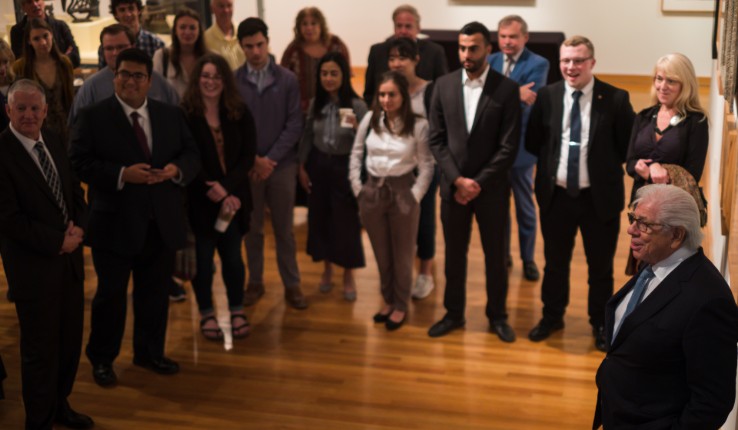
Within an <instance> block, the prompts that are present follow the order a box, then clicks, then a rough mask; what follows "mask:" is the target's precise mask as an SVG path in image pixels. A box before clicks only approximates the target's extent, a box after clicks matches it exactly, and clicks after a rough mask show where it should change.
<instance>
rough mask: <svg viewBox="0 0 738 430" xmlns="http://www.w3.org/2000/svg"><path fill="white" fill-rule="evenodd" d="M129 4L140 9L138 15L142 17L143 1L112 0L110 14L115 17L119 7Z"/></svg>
mask: <svg viewBox="0 0 738 430" xmlns="http://www.w3.org/2000/svg"><path fill="white" fill-rule="evenodd" d="M129 3H133V4H135V5H136V7H137V8H138V15H139V16H141V13H142V12H143V3H141V0H110V14H111V15H113V16H115V9H117V8H118V6H120V5H122V4H129Z"/></svg>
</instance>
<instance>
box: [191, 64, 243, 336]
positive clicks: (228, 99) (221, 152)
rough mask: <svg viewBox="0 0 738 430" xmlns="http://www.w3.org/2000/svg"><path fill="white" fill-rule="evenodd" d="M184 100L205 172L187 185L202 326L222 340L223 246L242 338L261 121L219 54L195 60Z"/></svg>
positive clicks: (234, 321) (235, 328)
mask: <svg viewBox="0 0 738 430" xmlns="http://www.w3.org/2000/svg"><path fill="white" fill-rule="evenodd" d="M182 106H183V108H184V109H185V113H186V115H187V122H188V124H189V125H190V129H191V130H192V134H193V136H194V137H195V140H196V141H197V145H198V149H199V150H200V157H201V161H202V171H201V172H200V174H199V175H198V176H197V177H196V178H195V179H194V180H193V181H192V182H191V183H190V184H189V185H188V187H187V192H188V198H189V201H188V216H189V220H190V227H191V228H192V232H193V233H194V234H195V242H196V243H195V249H196V255H197V273H196V275H195V278H194V279H193V280H192V286H193V289H194V290H195V297H196V298H197V305H198V308H199V310H200V317H201V320H200V330H201V332H202V334H203V336H205V337H206V338H207V339H210V340H220V339H222V338H223V331H222V330H221V329H220V327H219V325H218V321H217V320H216V318H215V310H214V308H213V299H212V285H213V256H214V254H215V250H216V249H217V250H218V255H219V256H220V261H221V268H222V276H223V283H224V284H225V287H226V295H227V296H228V309H229V311H230V315H231V329H232V334H233V337H234V338H242V337H245V336H247V335H248V334H249V331H250V327H249V322H248V319H247V318H246V314H245V313H244V310H243V287H244V280H245V274H246V270H245V266H244V263H243V259H242V257H241V238H242V237H243V236H244V235H245V234H246V232H247V231H248V228H249V219H250V216H251V189H250V187H249V181H248V172H249V170H250V169H251V167H252V166H253V164H254V155H255V154H256V126H255V124H254V119H253V117H252V116H251V112H249V109H248V107H246V104H245V103H243V101H242V100H241V99H240V97H239V92H238V90H237V89H236V83H235V80H234V77H233V72H232V71H231V68H230V66H229V65H228V63H227V62H226V60H225V59H224V58H223V57H221V56H220V55H217V54H206V55H204V56H203V57H201V58H200V59H199V60H198V61H197V63H195V65H194V67H193V70H192V75H191V77H190V82H189V84H188V86H187V91H185V94H184V98H183V100H182Z"/></svg>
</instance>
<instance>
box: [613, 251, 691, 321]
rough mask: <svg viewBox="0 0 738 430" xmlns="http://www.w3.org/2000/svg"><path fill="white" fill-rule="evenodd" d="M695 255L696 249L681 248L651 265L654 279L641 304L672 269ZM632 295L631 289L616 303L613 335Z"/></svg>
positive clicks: (647, 286) (647, 287)
mask: <svg viewBox="0 0 738 430" xmlns="http://www.w3.org/2000/svg"><path fill="white" fill-rule="evenodd" d="M696 253H697V250H696V249H687V248H685V247H683V246H682V247H681V248H679V249H677V250H676V251H674V253H673V254H671V255H670V256H668V257H666V258H665V259H663V260H661V261H659V262H658V263H656V264H654V265H652V266H651V269H652V270H653V274H654V277H653V278H651V280H650V281H649V282H648V285H646V290H645V291H644V292H643V298H642V299H641V303H643V301H645V300H646V298H647V297H648V296H649V295H650V294H651V293H653V291H654V290H655V289H656V287H658V286H659V284H661V282H663V280H664V279H666V277H667V276H669V274H670V273H671V272H673V271H674V269H676V268H677V267H679V265H680V264H682V262H683V261H684V260H686V259H687V258H689V257H691V256H693V255H694V254H696ZM632 295H633V289H631V290H630V291H629V292H628V294H626V295H625V297H623V299H622V300H621V301H620V303H618V307H617V308H615V324H614V326H613V330H614V331H613V333H617V332H618V329H619V328H620V324H622V323H623V314H624V313H625V308H627V307H628V302H629V301H630V297H631V296H632Z"/></svg>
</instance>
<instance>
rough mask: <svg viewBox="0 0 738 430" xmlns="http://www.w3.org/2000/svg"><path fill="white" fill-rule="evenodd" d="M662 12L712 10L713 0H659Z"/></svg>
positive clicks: (713, 7)
mask: <svg viewBox="0 0 738 430" xmlns="http://www.w3.org/2000/svg"><path fill="white" fill-rule="evenodd" d="M661 11H662V12H710V13H711V12H714V11H715V0H661Z"/></svg>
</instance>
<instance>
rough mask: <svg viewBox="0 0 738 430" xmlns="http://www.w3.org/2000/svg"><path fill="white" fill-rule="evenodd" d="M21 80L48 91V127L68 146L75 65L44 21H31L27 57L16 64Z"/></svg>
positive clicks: (25, 42) (14, 64)
mask: <svg viewBox="0 0 738 430" xmlns="http://www.w3.org/2000/svg"><path fill="white" fill-rule="evenodd" d="M13 71H14V72H15V75H16V76H17V77H18V78H26V79H31V80H34V81H36V82H38V83H39V84H41V86H42V87H44V91H45V92H46V103H47V104H48V105H49V109H48V112H47V114H46V120H45V122H44V126H45V127H46V128H48V129H49V130H51V131H53V132H54V133H56V134H57V135H58V136H59V137H60V138H61V139H62V142H64V144H65V145H68V144H69V143H68V140H67V117H68V116H69V110H70V109H71V108H72V101H73V99H74V86H73V85H74V84H73V82H74V72H73V69H72V62H71V61H70V60H69V58H67V56H66V55H64V54H62V53H61V52H60V51H59V49H58V48H57V47H56V44H54V32H53V30H52V28H51V26H50V25H49V24H48V23H47V22H46V21H44V20H43V19H39V18H34V19H32V20H30V21H28V26H27V27H26V32H25V34H24V38H23V56H22V57H21V58H19V59H18V60H16V62H15V63H13Z"/></svg>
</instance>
